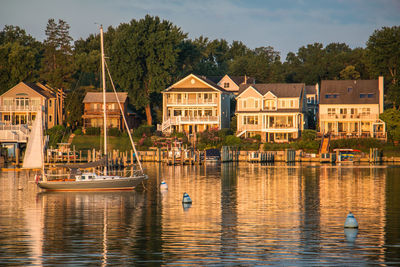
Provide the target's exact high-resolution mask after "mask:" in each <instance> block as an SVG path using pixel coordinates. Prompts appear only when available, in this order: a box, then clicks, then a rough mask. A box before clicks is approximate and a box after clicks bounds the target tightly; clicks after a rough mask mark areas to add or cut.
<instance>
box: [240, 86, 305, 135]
mask: <svg viewBox="0 0 400 267" xmlns="http://www.w3.org/2000/svg"><path fill="white" fill-rule="evenodd" d="M304 89H305V85H304V84H303V83H293V84H278V83H275V84H274V83H271V84H253V85H241V86H240V90H239V95H238V96H237V98H236V99H237V105H236V113H237V131H238V132H237V133H238V136H241V135H243V134H244V135H245V136H253V135H257V134H259V135H261V140H262V141H268V142H287V141H290V140H293V139H297V138H298V137H299V136H300V132H301V131H302V130H303V129H304V112H305V101H306V99H305V94H304Z"/></svg>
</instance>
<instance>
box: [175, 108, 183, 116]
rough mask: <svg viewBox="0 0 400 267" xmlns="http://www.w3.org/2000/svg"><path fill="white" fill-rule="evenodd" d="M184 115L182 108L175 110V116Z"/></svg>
mask: <svg viewBox="0 0 400 267" xmlns="http://www.w3.org/2000/svg"><path fill="white" fill-rule="evenodd" d="M181 115H182V110H179V109H178V110H174V116H181Z"/></svg>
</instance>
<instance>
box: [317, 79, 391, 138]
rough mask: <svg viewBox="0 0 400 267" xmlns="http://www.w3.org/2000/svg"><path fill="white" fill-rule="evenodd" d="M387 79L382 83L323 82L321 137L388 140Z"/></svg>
mask: <svg viewBox="0 0 400 267" xmlns="http://www.w3.org/2000/svg"><path fill="white" fill-rule="evenodd" d="M383 86H384V85H383V77H379V79H378V80H335V81H326V80H323V81H321V96H320V102H319V133H320V134H321V135H322V134H330V135H331V137H332V138H346V137H349V138H354V137H374V138H381V139H385V138H386V128H385V123H384V122H383V121H382V120H380V119H379V114H381V113H383V90H384V88H383Z"/></svg>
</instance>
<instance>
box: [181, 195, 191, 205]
mask: <svg viewBox="0 0 400 267" xmlns="http://www.w3.org/2000/svg"><path fill="white" fill-rule="evenodd" d="M182 203H192V199H191V198H190V197H189V195H188V194H187V193H183V199H182Z"/></svg>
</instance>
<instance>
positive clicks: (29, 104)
mask: <svg viewBox="0 0 400 267" xmlns="http://www.w3.org/2000/svg"><path fill="white" fill-rule="evenodd" d="M58 107H59V103H58V101H57V95H56V93H54V92H53V91H52V89H50V88H49V87H47V86H44V85H42V84H40V83H35V84H34V83H24V82H20V83H19V84H17V85H16V86H14V87H13V88H11V89H10V90H8V91H7V92H5V93H4V94H2V95H1V96H0V114H1V122H2V123H4V124H10V125H22V124H26V125H28V126H30V125H32V122H33V120H34V119H35V117H36V113H37V112H38V111H41V110H42V111H43V112H44V113H43V114H44V116H43V118H44V125H45V126H46V128H51V127H53V126H54V125H57V124H58V123H59V119H58V117H57V108H58Z"/></svg>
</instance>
